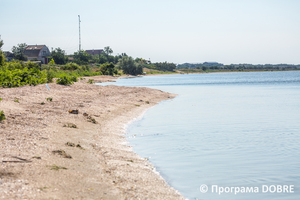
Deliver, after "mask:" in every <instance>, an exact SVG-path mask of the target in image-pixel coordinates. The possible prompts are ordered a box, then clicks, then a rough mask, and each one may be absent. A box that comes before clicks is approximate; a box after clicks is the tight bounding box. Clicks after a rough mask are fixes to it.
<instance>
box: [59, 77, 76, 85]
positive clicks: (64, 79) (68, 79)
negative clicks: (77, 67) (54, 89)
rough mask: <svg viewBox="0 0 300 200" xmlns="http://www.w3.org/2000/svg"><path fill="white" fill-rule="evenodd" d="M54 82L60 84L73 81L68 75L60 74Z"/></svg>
mask: <svg viewBox="0 0 300 200" xmlns="http://www.w3.org/2000/svg"><path fill="white" fill-rule="evenodd" d="M56 83H57V84H60V85H72V84H73V81H72V80H71V78H70V77H68V76H62V77H60V78H58V79H57V80H56Z"/></svg>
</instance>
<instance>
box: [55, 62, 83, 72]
mask: <svg viewBox="0 0 300 200" xmlns="http://www.w3.org/2000/svg"><path fill="white" fill-rule="evenodd" d="M60 68H61V69H62V70H77V69H81V67H80V66H79V65H78V64H76V63H67V64H66V65H63V66H61V67H60Z"/></svg>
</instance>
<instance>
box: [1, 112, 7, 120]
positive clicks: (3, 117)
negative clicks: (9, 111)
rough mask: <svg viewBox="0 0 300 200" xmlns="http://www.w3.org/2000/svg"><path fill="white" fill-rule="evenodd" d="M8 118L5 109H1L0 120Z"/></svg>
mask: <svg viewBox="0 0 300 200" xmlns="http://www.w3.org/2000/svg"><path fill="white" fill-rule="evenodd" d="M5 119H6V118H5V115H4V113H3V111H2V110H1V111H0V122H1V121H2V120H5Z"/></svg>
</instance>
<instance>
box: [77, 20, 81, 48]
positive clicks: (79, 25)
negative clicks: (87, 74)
mask: <svg viewBox="0 0 300 200" xmlns="http://www.w3.org/2000/svg"><path fill="white" fill-rule="evenodd" d="M78 20H79V51H81V37H80V15H78Z"/></svg>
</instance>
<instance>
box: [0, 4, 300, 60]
mask: <svg viewBox="0 0 300 200" xmlns="http://www.w3.org/2000/svg"><path fill="white" fill-rule="evenodd" d="M299 8H300V1H299V0H181V1H177V0H151V1H150V0H127V1H125V0H123V1H121V0H109V1H108V0H98V1H96V0H95V1H92V0H85V1H80V0H72V1H69V0H51V1H44V0H26V1H24V0H0V35H1V39H3V41H4V46H3V48H2V49H3V50H11V48H12V46H14V45H17V44H18V43H24V42H25V43H27V44H46V45H47V46H48V47H49V49H50V50H51V47H53V48H57V47H61V48H62V49H64V50H65V51H66V52H67V53H68V54H71V53H73V52H75V51H77V50H78V15H80V16H81V35H82V38H81V41H82V49H85V50H87V49H99V48H103V47H105V46H110V47H111V48H112V49H113V51H114V53H113V54H114V55H116V54H117V53H119V54H121V53H123V52H125V53H127V54H128V55H130V56H132V57H134V58H136V57H142V58H145V59H149V58H150V59H151V61H152V62H163V61H168V62H174V63H184V62H191V63H197V62H205V61H216V62H221V63H224V64H231V63H253V64H266V63H271V64H276V63H289V64H300V26H299V25H300V12H299Z"/></svg>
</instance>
